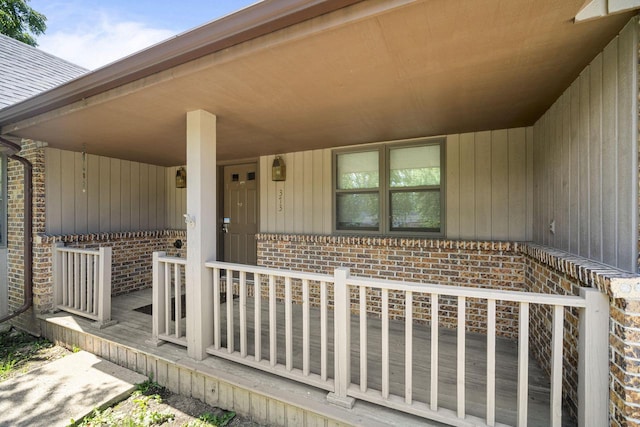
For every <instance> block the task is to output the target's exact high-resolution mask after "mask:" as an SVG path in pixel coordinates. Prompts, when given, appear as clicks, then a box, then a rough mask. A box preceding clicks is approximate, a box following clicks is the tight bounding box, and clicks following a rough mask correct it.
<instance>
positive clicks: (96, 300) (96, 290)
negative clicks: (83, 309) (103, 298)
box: [93, 255, 100, 316]
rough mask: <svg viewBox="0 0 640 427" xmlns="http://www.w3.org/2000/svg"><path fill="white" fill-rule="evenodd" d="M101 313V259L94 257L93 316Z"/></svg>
mask: <svg viewBox="0 0 640 427" xmlns="http://www.w3.org/2000/svg"><path fill="white" fill-rule="evenodd" d="M99 311H100V257H99V256H98V255H94V256H93V314H95V315H96V316H97V315H98V312H99Z"/></svg>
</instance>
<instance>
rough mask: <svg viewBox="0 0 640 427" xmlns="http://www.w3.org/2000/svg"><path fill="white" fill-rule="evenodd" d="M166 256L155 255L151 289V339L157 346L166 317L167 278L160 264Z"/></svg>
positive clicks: (161, 253) (157, 253)
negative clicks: (164, 306)
mask: <svg viewBox="0 0 640 427" xmlns="http://www.w3.org/2000/svg"><path fill="white" fill-rule="evenodd" d="M164 255H165V253H164V252H154V253H153V272H152V274H153V276H152V280H153V287H152V288H151V292H152V293H151V303H152V308H153V310H152V311H153V313H152V316H151V337H152V339H153V340H154V342H155V344H159V343H160V341H159V335H160V334H161V333H162V331H161V328H162V324H163V323H164V315H165V311H164V309H163V305H164V299H165V298H166V297H167V296H166V295H165V294H164V291H165V286H164V282H165V280H166V278H165V277H164V274H163V273H164V271H163V269H162V263H161V262H160V257H162V256H164ZM96 270H97V269H96ZM94 283H95V281H94ZM95 293H97V292H95ZM94 307H95V306H94Z"/></svg>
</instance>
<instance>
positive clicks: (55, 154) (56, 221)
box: [44, 148, 62, 234]
mask: <svg viewBox="0 0 640 427" xmlns="http://www.w3.org/2000/svg"><path fill="white" fill-rule="evenodd" d="M44 153H45V170H46V171H47V173H46V174H45V180H46V182H45V186H46V189H47V191H46V199H45V206H46V209H47V222H46V230H47V233H50V234H60V233H62V206H61V204H60V201H61V199H62V196H61V194H60V192H61V188H60V182H61V181H60V150H58V149H55V148H47V149H45V152H44Z"/></svg>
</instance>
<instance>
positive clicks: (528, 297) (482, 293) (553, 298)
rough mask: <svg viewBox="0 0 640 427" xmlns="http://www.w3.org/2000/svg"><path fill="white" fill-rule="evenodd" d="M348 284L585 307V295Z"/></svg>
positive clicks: (350, 281) (351, 280) (363, 280)
mask: <svg viewBox="0 0 640 427" xmlns="http://www.w3.org/2000/svg"><path fill="white" fill-rule="evenodd" d="M347 285H351V286H364V287H368V288H380V289H388V290H393V291H412V292H418V293H427V294H438V295H447V296H464V297H468V298H479V299H494V300H499V301H512V302H528V303H532V304H545V305H561V306H565V307H584V306H585V300H584V298H583V297H579V296H572V295H549V294H541V293H533V292H519V291H506V290H499V289H484V288H472V287H469V286H449V285H436V284H429V283H415V282H405V281H395V280H394V281H392V280H384V279H369V278H359V277H358V278H356V277H349V278H348V279H347Z"/></svg>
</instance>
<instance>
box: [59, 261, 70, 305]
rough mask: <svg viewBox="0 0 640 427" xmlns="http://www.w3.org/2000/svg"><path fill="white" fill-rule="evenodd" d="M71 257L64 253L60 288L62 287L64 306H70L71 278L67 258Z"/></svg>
mask: <svg viewBox="0 0 640 427" xmlns="http://www.w3.org/2000/svg"><path fill="white" fill-rule="evenodd" d="M68 257H69V252H62V261H61V264H62V277H61V278H62V283H61V284H60V286H61V287H62V305H64V306H69V287H68V286H67V284H68V283H69V276H68V273H67V269H68V268H69V266H68V264H67V258H68Z"/></svg>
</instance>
